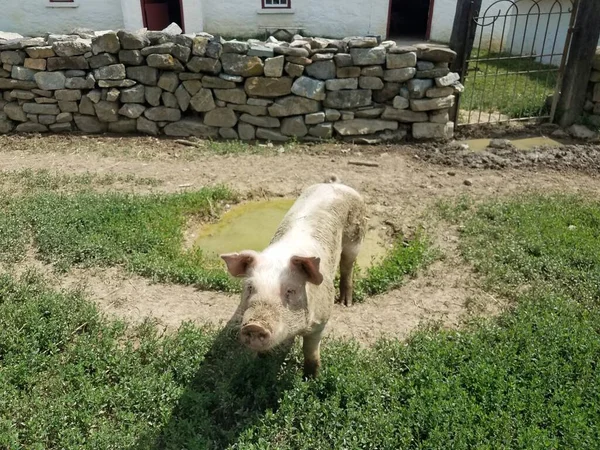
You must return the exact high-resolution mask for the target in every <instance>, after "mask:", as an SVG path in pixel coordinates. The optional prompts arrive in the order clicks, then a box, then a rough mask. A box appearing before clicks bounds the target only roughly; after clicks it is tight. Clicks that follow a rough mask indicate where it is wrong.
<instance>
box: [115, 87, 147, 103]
mask: <svg viewBox="0 0 600 450" xmlns="http://www.w3.org/2000/svg"><path fill="white" fill-rule="evenodd" d="M145 100H146V89H145V88H144V86H143V85H141V84H138V85H136V86H133V87H130V88H127V89H123V90H122V91H121V102H122V103H144V102H145Z"/></svg>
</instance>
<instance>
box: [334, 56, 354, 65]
mask: <svg viewBox="0 0 600 450" xmlns="http://www.w3.org/2000/svg"><path fill="white" fill-rule="evenodd" d="M333 60H334V61H335V65H336V66H337V67H338V68H340V67H349V66H351V65H352V64H353V63H352V55H351V54H349V53H338V54H337V55H334V56H333Z"/></svg>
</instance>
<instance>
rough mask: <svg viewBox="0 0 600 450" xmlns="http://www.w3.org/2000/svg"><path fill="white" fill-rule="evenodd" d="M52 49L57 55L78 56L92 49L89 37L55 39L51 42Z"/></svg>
mask: <svg viewBox="0 0 600 450" xmlns="http://www.w3.org/2000/svg"><path fill="white" fill-rule="evenodd" d="M52 50H54V53H56V55H57V56H67V57H68V56H80V55H85V54H86V53H88V52H90V51H91V50H92V41H91V40H90V39H81V38H77V39H74V40H68V41H57V42H55V43H53V44H52Z"/></svg>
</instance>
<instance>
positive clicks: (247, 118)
mask: <svg viewBox="0 0 600 450" xmlns="http://www.w3.org/2000/svg"><path fill="white" fill-rule="evenodd" d="M240 121H241V122H245V123H249V124H251V125H254V126H257V127H262V128H279V127H280V126H281V122H280V120H279V119H277V118H275V117H268V116H264V117H263V116H252V115H250V114H242V116H241V117H240Z"/></svg>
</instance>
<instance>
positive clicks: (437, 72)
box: [416, 68, 450, 78]
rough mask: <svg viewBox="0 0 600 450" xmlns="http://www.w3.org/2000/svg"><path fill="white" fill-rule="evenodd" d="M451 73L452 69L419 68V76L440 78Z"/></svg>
mask: <svg viewBox="0 0 600 450" xmlns="http://www.w3.org/2000/svg"><path fill="white" fill-rule="evenodd" d="M449 73H450V69H448V68H446V69H431V70H417V75H416V77H417V78H440V77H445V76H446V75H448V74H449Z"/></svg>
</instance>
